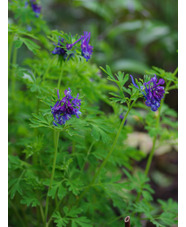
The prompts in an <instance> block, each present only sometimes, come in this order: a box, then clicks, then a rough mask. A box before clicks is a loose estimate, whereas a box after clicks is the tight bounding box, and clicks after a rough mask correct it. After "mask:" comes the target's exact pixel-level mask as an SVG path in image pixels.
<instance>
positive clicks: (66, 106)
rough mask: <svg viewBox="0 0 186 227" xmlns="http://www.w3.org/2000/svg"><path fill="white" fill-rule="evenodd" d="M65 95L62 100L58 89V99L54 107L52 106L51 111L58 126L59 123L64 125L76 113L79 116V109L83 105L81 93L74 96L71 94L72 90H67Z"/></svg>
mask: <svg viewBox="0 0 186 227" xmlns="http://www.w3.org/2000/svg"><path fill="white" fill-rule="evenodd" d="M64 93H65V97H63V98H62V99H61V100H60V96H59V90H57V96H58V101H57V102H56V104H55V105H54V106H53V107H52V106H51V113H52V114H53V117H54V121H53V124H54V125H55V126H57V124H60V125H64V124H65V122H66V121H67V120H69V119H70V118H71V117H72V115H75V116H76V117H77V118H79V115H80V114H81V112H80V111H79V109H80V106H81V100H80V99H78V97H79V94H77V97H76V98H74V97H73V96H72V95H71V90H70V88H68V90H65V92H64Z"/></svg>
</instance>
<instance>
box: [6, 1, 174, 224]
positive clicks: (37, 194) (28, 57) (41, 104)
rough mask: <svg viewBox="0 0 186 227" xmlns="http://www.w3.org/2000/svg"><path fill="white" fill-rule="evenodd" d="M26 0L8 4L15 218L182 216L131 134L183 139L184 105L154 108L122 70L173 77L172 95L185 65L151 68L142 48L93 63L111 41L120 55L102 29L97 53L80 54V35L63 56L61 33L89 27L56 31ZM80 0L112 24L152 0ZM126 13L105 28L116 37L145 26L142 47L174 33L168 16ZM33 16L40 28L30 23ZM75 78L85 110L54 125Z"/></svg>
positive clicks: (167, 219)
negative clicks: (157, 188)
mask: <svg viewBox="0 0 186 227" xmlns="http://www.w3.org/2000/svg"><path fill="white" fill-rule="evenodd" d="M25 2H26V1H10V3H9V10H10V12H11V14H10V17H11V18H10V19H11V20H10V23H9V82H10V83H9V90H10V92H9V201H10V203H9V213H10V217H9V222H10V225H11V226H15V227H17V226H20V223H21V222H20V220H22V221H23V224H24V225H25V226H30V227H31V226H40V225H46V226H58V227H62V226H72V227H79V226H80V227H81V226H82V227H90V226H111V227H112V226H113V227H114V226H120V225H123V220H122V218H124V217H125V216H127V215H130V216H131V217H132V218H131V225H133V226H141V220H142V218H143V217H144V218H145V219H148V220H149V221H150V222H152V223H153V224H154V225H156V226H171V225H173V224H176V223H177V203H176V202H175V201H173V200H172V199H169V200H168V201H163V200H157V201H154V199H153V198H154V197H153V196H154V193H155V192H154V190H153V189H152V186H151V179H150V177H148V176H147V174H146V173H145V172H144V169H143V168H142V167H139V166H140V165H138V164H139V163H140V161H143V162H145V158H146V154H145V153H144V152H143V150H141V149H138V148H137V147H134V146H132V145H130V144H129V143H128V136H129V134H130V133H133V132H135V131H137V130H140V129H139V128H138V126H140V127H141V129H142V130H143V131H145V132H147V133H148V134H149V135H150V136H151V137H153V138H154V137H157V141H158V142H157V143H156V146H159V147H161V146H163V145H164V144H165V143H170V144H172V145H175V144H176V143H177V113H176V111H174V110H173V109H171V108H170V107H169V106H168V105H167V104H164V103H163V104H162V106H161V110H160V112H159V111H157V112H156V113H154V112H152V111H150V110H149V108H148V107H147V106H146V105H145V104H144V103H143V101H142V99H141V98H143V95H142V94H141V93H140V92H139V90H138V89H137V88H135V87H134V86H133V85H131V81H130V77H129V74H128V73H124V72H122V71H123V70H124V69H125V71H126V72H131V71H132V72H137V73H144V71H146V70H147V74H148V75H153V74H156V75H157V76H158V77H160V78H163V79H165V81H166V94H165V95H167V94H168V92H169V91H171V90H172V89H177V85H178V82H177V81H178V80H177V75H176V74H177V70H175V71H174V72H166V71H165V70H163V69H160V68H157V67H153V68H152V69H149V67H148V66H147V64H146V62H145V61H144V60H143V59H142V60H139V59H138V58H139V56H138V57H136V59H131V58H130V56H129V57H127V58H124V57H122V58H120V59H119V58H117V57H116V58H117V59H114V58H115V57H113V59H112V63H111V64H110V62H111V61H110V60H108V62H109V63H107V65H106V67H104V66H103V67H102V66H100V67H99V68H98V66H97V65H96V64H95V63H91V61H92V62H96V61H98V60H100V59H101V57H100V58H99V56H100V55H101V54H100V55H98V52H99V51H97V49H99V48H100V49H99V50H100V51H102V50H105V51H103V56H102V57H103V58H104V59H105V61H106V59H109V58H110V56H113V55H112V53H113V46H112V45H113V44H112V45H108V43H107V42H106V41H104V40H101V39H100V40H99V39H97V37H96V29H95V32H93V33H92V36H91V40H90V42H91V45H94V44H95V45H94V48H95V49H94V52H93V57H92V58H91V60H90V61H88V62H86V60H85V59H84V58H83V57H82V56H81V51H80V48H81V47H80V46H81V43H79V44H78V45H77V48H76V47H74V49H72V50H67V53H68V54H70V53H72V52H73V51H75V50H76V52H77V55H76V56H74V57H73V58H70V59H69V60H68V61H61V59H60V58H59V57H58V56H57V55H53V54H52V53H51V52H52V50H53V49H54V47H55V46H54V43H55V44H57V42H58V39H59V36H60V37H62V38H64V39H65V41H66V42H67V43H73V42H75V40H77V38H78V37H79V35H81V34H82V33H80V32H78V34H79V35H71V34H70V33H69V34H67V33H66V32H65V31H58V30H50V29H49V28H48V27H47V25H46V23H45V21H44V20H43V18H42V14H41V15H40V16H39V17H36V16H35V14H34V12H33V11H32V9H31V7H30V6H29V7H25ZM72 4H73V5H75V6H79V7H82V9H86V10H89V11H90V12H92V13H93V14H96V15H98V16H99V19H100V20H104V22H106V24H107V23H110V22H111V21H113V20H114V18H115V15H116V14H118V15H122V14H123V11H126V12H128V11H129V10H130V9H129V8H130V7H129V6H130V4H132V5H133V10H134V12H135V13H137V14H141V11H142V10H143V7H144V2H139V1H138V0H133V1H130V3H129V1H120V0H117V1H114V2H113V1H112V2H111V1H108V2H106V1H97V0H95V1H90V2H89V1H73V3H72ZM122 20H123V19H122ZM122 20H121V23H119V24H117V25H116V26H114V25H111V28H109V29H108V31H106V33H105V34H106V36H108V38H109V39H110V40H111V42H113V40H114V39H116V38H117V36H118V39H119V40H120V37H119V36H120V35H121V34H123V32H126V33H127V34H128V35H129V34H130V33H131V35H133V32H136V31H138V32H139V33H138V35H137V36H136V37H137V43H138V45H139V48H140V45H141V46H143V45H144V46H145V45H150V44H151V43H152V42H155V41H157V40H160V39H162V42H163V43H165V42H166V39H167V38H168V36H169V35H170V34H171V30H170V29H169V28H168V27H167V26H166V25H164V24H155V22H152V23H150V22H149V21H148V20H147V21H146V20H145V21H144V23H143V22H142V21H141V20H137V19H135V18H134V20H132V21H128V22H127V21H122ZM27 25H29V26H31V27H32V29H31V30H28V28H27ZM104 27H105V26H104ZM106 27H107V26H106ZM141 29H142V30H141ZM159 29H160V31H159V33H158V34H157V33H156V31H157V30H159ZM151 32H152V33H151ZM144 34H145V39H143V38H144ZM129 37H130V35H129ZM116 41H117V40H116ZM109 42H110V41H109ZM125 42H126V40H124V43H125ZM92 43H94V44H92ZM119 43H120V42H119ZM61 44H62V43H61ZM62 45H63V44H62ZM119 45H121V43H120V44H119ZM123 45H124V44H123ZM64 48H65V44H64ZM104 48H105V49H104ZM109 48H110V49H109ZM121 49H122V48H121ZM133 51H134V50H133ZM137 52H138V51H137ZM22 53H23V54H22ZM105 53H107V56H105ZM108 53H111V54H108ZM94 54H95V55H94ZM94 56H98V58H96V57H94ZM95 58H96V60H95ZM129 59H130V60H129ZM140 59H141V58H140ZM100 62H102V61H101V60H100ZM99 65H100V63H99ZM109 65H111V67H110V66H109ZM100 69H101V70H100ZM117 70H122V71H119V72H115V71H117ZM103 74H106V75H107V76H108V78H107V79H106V78H105V76H104V75H103ZM149 78H150V77H149V76H144V78H143V79H139V80H136V83H137V84H138V86H139V87H140V86H141V85H142V84H143V82H145V81H146V82H147V81H148V80H149ZM69 87H70V88H71V90H72V95H73V96H75V95H76V94H77V93H79V98H80V99H81V109H80V111H81V115H80V118H79V119H77V118H76V117H75V116H73V117H72V118H71V119H69V120H68V121H67V122H66V123H65V124H64V125H57V126H54V124H53V121H54V118H53V115H52V113H51V107H52V106H54V105H55V103H56V101H57V100H58V97H57V89H59V94H60V99H62V97H64V91H65V89H67V88H69ZM159 113H160V115H158V114H159ZM120 114H123V117H124V120H123V121H122V119H120ZM158 116H160V117H158ZM125 120H126V122H125ZM125 123H126V124H125ZM56 135H59V138H58V137H57V136H56ZM15 208H16V209H15ZM46 208H47V209H48V210H47V209H46Z"/></svg>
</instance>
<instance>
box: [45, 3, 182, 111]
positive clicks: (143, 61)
mask: <svg viewBox="0 0 186 227" xmlns="http://www.w3.org/2000/svg"><path fill="white" fill-rule="evenodd" d="M41 5H42V14H43V17H44V19H45V20H46V21H47V24H48V25H49V27H50V28H51V29H57V30H59V31H60V30H63V31H64V32H70V33H71V34H72V35H75V34H82V33H83V31H90V32H91V33H92V36H91V44H92V45H93V46H94V54H93V57H92V62H95V63H96V64H97V65H98V66H100V65H101V66H105V65H106V64H108V65H110V66H111V68H112V69H113V70H114V71H118V70H122V71H124V72H129V73H132V74H133V75H144V74H145V71H146V70H148V69H149V68H151V67H152V66H157V67H159V68H163V69H164V70H166V71H173V70H175V68H176V67H177V65H178V55H177V45H178V2H177V1H175V0H164V1H160V0H148V1H145V0H68V1H67V0H43V1H41ZM166 103H168V105H169V106H170V107H172V108H174V109H176V110H177V103H178V102H177V91H172V92H171V94H170V95H169V96H168V98H167V100H166Z"/></svg>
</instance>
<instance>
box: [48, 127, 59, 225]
mask: <svg viewBox="0 0 186 227" xmlns="http://www.w3.org/2000/svg"><path fill="white" fill-rule="evenodd" d="M58 141H59V131H57V130H55V131H54V148H55V150H54V160H53V166H52V174H51V178H50V185H49V188H48V192H49V191H50V189H51V186H52V182H53V179H54V173H55V168H56V159H57V148H58ZM48 202H49V197H48V193H47V198H46V207H45V223H46V226H48V223H47V215H48Z"/></svg>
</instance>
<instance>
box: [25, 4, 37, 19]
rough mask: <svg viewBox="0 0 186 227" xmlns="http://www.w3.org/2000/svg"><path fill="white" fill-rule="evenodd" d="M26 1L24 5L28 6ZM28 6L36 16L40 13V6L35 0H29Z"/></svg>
mask: <svg viewBox="0 0 186 227" xmlns="http://www.w3.org/2000/svg"><path fill="white" fill-rule="evenodd" d="M28 4H29V3H28V2H27V1H26V2H25V7H27V6H28ZM30 6H31V7H32V10H33V12H34V13H35V16H36V17H39V14H40V13H41V6H40V5H38V4H37V2H36V0H30Z"/></svg>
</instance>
